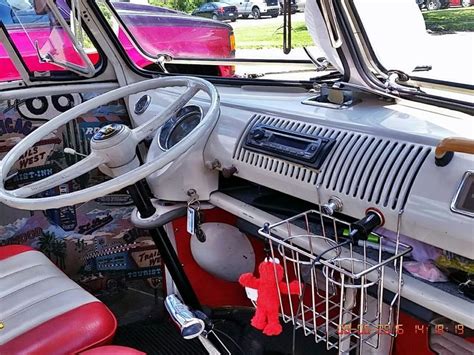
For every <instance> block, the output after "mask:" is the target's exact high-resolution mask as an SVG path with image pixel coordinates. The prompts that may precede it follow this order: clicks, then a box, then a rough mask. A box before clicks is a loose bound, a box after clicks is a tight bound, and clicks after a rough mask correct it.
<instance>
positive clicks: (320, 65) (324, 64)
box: [303, 47, 331, 71]
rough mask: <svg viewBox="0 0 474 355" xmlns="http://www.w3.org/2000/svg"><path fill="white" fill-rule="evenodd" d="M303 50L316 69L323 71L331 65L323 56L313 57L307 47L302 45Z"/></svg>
mask: <svg viewBox="0 0 474 355" xmlns="http://www.w3.org/2000/svg"><path fill="white" fill-rule="evenodd" d="M303 50H304V51H305V53H306V55H307V56H308V58H309V59H310V60H311V62H312V63H313V64H314V65H315V66H316V71H324V70H327V69H328V68H329V67H330V66H331V63H329V61H328V60H327V59H326V58H325V57H319V58H314V57H313V55H312V54H311V53H310V51H309V50H308V48H306V47H303Z"/></svg>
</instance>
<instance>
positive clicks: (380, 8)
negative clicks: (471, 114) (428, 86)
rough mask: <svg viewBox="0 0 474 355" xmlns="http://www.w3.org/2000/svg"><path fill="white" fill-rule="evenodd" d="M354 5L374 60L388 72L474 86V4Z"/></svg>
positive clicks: (441, 0)
mask: <svg viewBox="0 0 474 355" xmlns="http://www.w3.org/2000/svg"><path fill="white" fill-rule="evenodd" d="M354 4H355V6H356V9H357V12H358V15H359V16H360V20H361V22H362V25H363V27H364V30H365V32H366V34H367V37H368V39H369V41H370V44H371V46H372V49H373V51H374V53H375V56H376V57H377V59H378V60H379V61H380V64H381V66H382V67H384V68H385V69H386V70H387V71H389V70H400V71H403V72H405V73H406V74H408V75H409V76H410V77H418V78H420V79H431V80H438V81H447V82H453V83H459V84H467V85H474V69H473V68H474V67H473V65H472V63H474V32H473V31H474V7H471V5H474V0H354ZM375 14H377V16H376V15H375Z"/></svg>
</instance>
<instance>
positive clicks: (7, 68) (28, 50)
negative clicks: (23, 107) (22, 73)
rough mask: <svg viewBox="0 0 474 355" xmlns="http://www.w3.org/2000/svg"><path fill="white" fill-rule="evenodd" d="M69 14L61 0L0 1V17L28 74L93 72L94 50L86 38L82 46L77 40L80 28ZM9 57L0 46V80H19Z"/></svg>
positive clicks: (85, 73)
mask: <svg viewBox="0 0 474 355" xmlns="http://www.w3.org/2000/svg"><path fill="white" fill-rule="evenodd" d="M70 14H71V10H70V8H69V7H68V6H67V5H66V3H65V2H64V0H58V1H57V2H53V1H52V0H0V20H1V21H2V22H3V24H4V25H5V28H6V30H7V34H8V36H9V37H10V39H11V42H12V45H13V46H14V47H15V50H16V52H17V54H18V55H19V56H20V59H22V61H23V63H24V64H25V66H26V69H27V70H28V71H29V72H30V73H31V74H32V75H34V76H39V75H41V76H49V75H51V72H54V71H61V72H64V71H65V70H68V71H70V72H73V73H76V74H80V75H84V76H92V75H93V74H94V73H95V68H94V64H97V63H98V55H97V51H95V50H94V48H93V46H92V44H91V43H90V41H88V40H87V39H86V38H83V39H84V41H83V43H86V44H88V45H86V46H83V43H81V42H80V41H79V40H78V39H79V38H81V34H82V29H81V28H80V26H78V25H77V21H74V18H73V17H71V15H70ZM71 20H72V21H71ZM73 33H76V35H75V36H74V34H73ZM9 57H10V59H11V56H10V55H9V53H7V52H6V48H5V47H4V46H0V62H1V63H2V67H3V70H4V72H3V75H2V76H1V79H2V80H14V79H19V73H18V72H17V70H16V69H15V67H14V65H13V63H12V62H11V61H10V60H8V59H9Z"/></svg>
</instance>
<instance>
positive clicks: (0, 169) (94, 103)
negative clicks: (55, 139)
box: [0, 76, 220, 211]
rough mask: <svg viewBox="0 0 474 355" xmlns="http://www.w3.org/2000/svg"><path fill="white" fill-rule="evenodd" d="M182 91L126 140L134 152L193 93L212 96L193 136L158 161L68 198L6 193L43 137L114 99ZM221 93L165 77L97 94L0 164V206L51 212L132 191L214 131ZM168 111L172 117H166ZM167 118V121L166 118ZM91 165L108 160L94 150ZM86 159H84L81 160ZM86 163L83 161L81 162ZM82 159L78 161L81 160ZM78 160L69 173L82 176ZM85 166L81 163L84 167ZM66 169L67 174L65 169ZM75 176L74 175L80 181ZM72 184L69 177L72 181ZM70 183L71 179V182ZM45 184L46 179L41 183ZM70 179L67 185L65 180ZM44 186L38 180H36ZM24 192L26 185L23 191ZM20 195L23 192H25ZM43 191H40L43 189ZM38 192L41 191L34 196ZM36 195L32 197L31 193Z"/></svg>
mask: <svg viewBox="0 0 474 355" xmlns="http://www.w3.org/2000/svg"><path fill="white" fill-rule="evenodd" d="M183 86H186V87H188V89H187V90H186V91H185V93H184V94H182V95H181V96H180V97H179V98H178V100H176V101H175V102H174V103H173V104H171V105H170V106H169V107H168V108H165V110H164V111H163V112H162V113H160V115H158V116H157V118H154V119H152V120H150V121H147V122H145V123H144V124H142V125H140V126H138V127H136V128H134V129H133V130H132V131H131V135H130V136H131V137H130V139H133V140H134V141H133V143H134V147H136V145H137V144H138V143H139V142H140V141H142V140H143V139H144V138H146V137H148V136H149V135H150V134H152V133H153V132H155V131H156V130H157V129H158V128H159V127H160V126H161V125H162V124H163V123H164V122H165V121H166V120H167V119H168V118H169V117H170V115H171V114H172V113H174V112H176V111H177V110H178V109H179V108H181V107H182V106H184V105H185V104H186V103H187V102H188V101H189V100H190V99H191V98H192V97H194V96H195V95H196V94H197V92H199V91H200V90H202V91H204V92H206V93H207V94H208V95H209V97H210V105H209V108H208V110H207V113H206V115H205V116H204V117H203V118H202V120H201V122H200V123H199V124H198V125H197V126H196V127H195V128H194V129H193V131H191V132H190V133H189V134H188V135H187V136H186V137H185V138H183V139H182V140H181V141H180V142H179V143H177V144H176V145H175V146H173V147H172V148H171V149H169V150H167V151H165V152H163V153H162V154H161V156H160V157H159V158H158V159H155V160H153V161H150V162H147V163H145V164H142V165H141V166H139V167H137V168H135V169H133V170H131V171H128V172H126V173H124V174H123V175H120V176H117V177H114V178H112V179H110V180H108V181H105V182H103V183H100V184H98V185H95V186H91V187H88V188H86V189H83V190H79V191H74V192H71V193H66V194H62V195H57V196H51V197H42V198H25V197H19V196H18V195H15V192H17V191H20V190H21V189H24V188H19V189H17V190H6V189H5V179H6V175H7V174H8V172H9V171H10V169H11V168H12V167H13V165H14V164H15V162H16V161H17V160H18V159H19V158H20V156H21V155H22V154H24V153H25V152H26V151H28V150H29V149H30V148H31V147H33V145H34V144H35V143H37V142H39V141H40V140H41V139H42V138H43V137H45V136H46V135H48V134H50V133H52V132H53V131H55V130H57V129H58V128H59V127H61V126H63V125H64V124H66V123H68V122H69V121H71V120H73V119H75V118H77V117H79V116H80V115H82V114H85V113H87V112H89V111H91V110H93V109H95V108H97V107H99V106H101V105H105V104H107V103H109V102H111V101H114V100H118V99H120V98H123V97H126V96H129V95H133V94H136V93H139V92H143V91H147V90H152V89H158V88H165V87H183ZM219 103H220V100H219V94H218V92H217V90H216V88H215V87H214V86H213V85H212V84H211V83H209V82H208V81H206V80H203V79H200V78H194V77H185V76H179V77H166V78H158V79H150V80H145V81H141V82H138V83H135V84H131V85H128V86H124V87H121V88H118V89H115V90H112V91H110V92H108V93H105V94H102V95H99V96H97V97H95V98H93V99H91V100H88V101H86V102H84V103H82V104H80V105H78V106H75V107H73V108H71V109H70V110H68V111H66V112H64V113H62V114H60V115H58V116H57V117H55V118H53V119H52V120H50V121H48V122H47V123H45V124H43V125H42V126H40V127H39V128H37V129H36V130H34V131H33V132H32V133H30V134H29V135H28V136H26V137H25V138H24V139H22V140H21V141H20V142H19V143H17V144H16V145H15V146H14V147H13V148H12V149H11V150H10V151H9V152H8V154H7V155H6V156H5V157H4V158H3V160H2V161H0V202H2V203H4V204H6V205H8V206H11V207H14V208H18V209H24V210H32V211H34V210H46V209H52V208H61V207H65V206H71V205H75V204H78V203H84V202H87V201H90V200H93V199H95V198H98V197H102V196H105V195H107V194H110V193H112V192H115V191H119V190H121V189H123V188H125V187H127V186H130V185H132V184H134V183H136V182H137V181H139V180H142V179H144V178H146V177H147V176H149V175H150V174H152V173H153V172H155V171H157V170H159V169H161V168H163V167H164V166H166V165H168V164H169V163H171V162H173V161H174V160H176V159H177V158H178V157H179V156H181V155H182V154H183V153H184V152H185V151H186V150H188V149H190V148H191V147H192V146H193V145H194V144H195V143H196V142H198V141H199V140H200V139H202V138H203V137H206V136H207V133H208V132H209V131H210V130H211V129H212V128H213V127H214V125H215V123H216V122H217V119H218V117H219ZM170 110H171V112H170ZM166 116H167V117H166ZM88 158H91V159H92V160H93V161H94V164H96V166H98V165H99V164H103V163H106V162H107V160H106V157H104V156H100V155H99V154H96V153H95V152H94V151H92V152H91V154H90V155H89V156H88ZM85 159H87V158H85ZM85 159H84V160H85ZM84 160H81V161H84ZM81 161H79V162H78V163H76V164H74V165H72V166H71V168H73V167H75V166H78V169H81V170H80V171H81V174H79V175H82V174H84V173H86V172H88V171H90V170H92V169H89V170H86V171H84V170H83V169H84V168H85V166H81ZM83 165H84V164H83ZM78 169H75V170H74V169H70V171H71V173H72V172H73V171H74V172H75V173H77V172H79V170H78ZM66 170H67V169H66ZM61 173H62V172H58V173H56V174H54V175H52V176H53V177H56V176H57V177H60V175H61ZM79 175H75V176H79ZM72 179H73V178H72ZM72 179H69V180H72ZM44 180H46V179H44ZM69 180H68V181H69ZM40 181H42V180H40ZM62 183H64V181H62V182H61V183H58V184H56V185H54V186H51V187H49V188H54V187H56V186H59V185H61V184H62ZM25 188H26V189H27V188H28V185H27V186H25ZM23 191H24V190H23ZM42 191H44V189H43V190H42ZM38 192H40V191H38ZM31 194H34V193H31Z"/></svg>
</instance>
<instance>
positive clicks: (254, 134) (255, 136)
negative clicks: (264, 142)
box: [252, 128, 265, 140]
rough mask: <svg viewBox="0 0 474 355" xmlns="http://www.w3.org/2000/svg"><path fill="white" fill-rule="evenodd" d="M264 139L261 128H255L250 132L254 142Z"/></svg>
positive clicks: (263, 132)
mask: <svg viewBox="0 0 474 355" xmlns="http://www.w3.org/2000/svg"><path fill="white" fill-rule="evenodd" d="M264 137H265V131H264V130H263V129H261V128H257V129H255V130H253V131H252V138H253V139H255V140H260V139H262V138H264Z"/></svg>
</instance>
